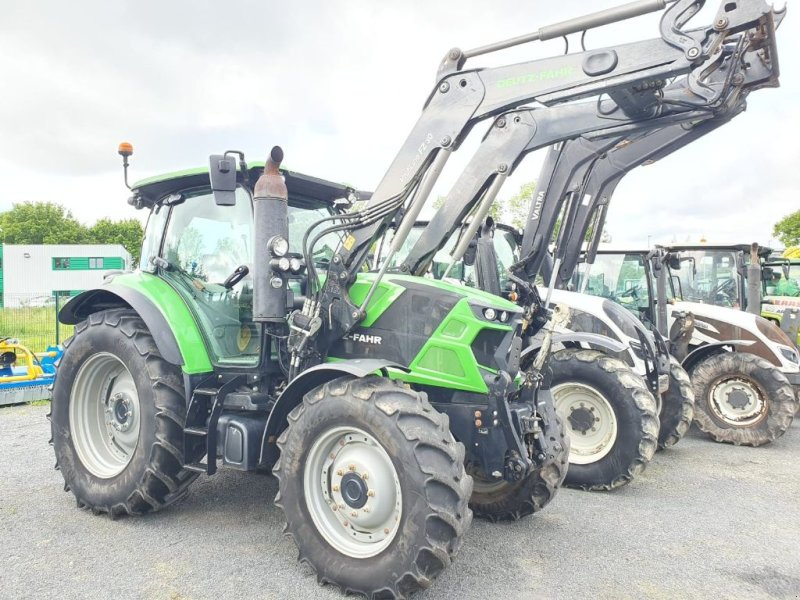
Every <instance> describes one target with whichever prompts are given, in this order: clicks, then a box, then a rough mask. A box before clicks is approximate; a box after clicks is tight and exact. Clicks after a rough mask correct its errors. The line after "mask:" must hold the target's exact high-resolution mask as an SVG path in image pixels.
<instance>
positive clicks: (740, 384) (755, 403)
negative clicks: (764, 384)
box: [709, 377, 767, 427]
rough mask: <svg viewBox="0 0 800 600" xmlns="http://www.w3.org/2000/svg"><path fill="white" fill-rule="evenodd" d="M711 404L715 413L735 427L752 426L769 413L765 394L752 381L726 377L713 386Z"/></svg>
mask: <svg viewBox="0 0 800 600" xmlns="http://www.w3.org/2000/svg"><path fill="white" fill-rule="evenodd" d="M710 400H711V402H709V406H710V408H711V410H712V412H713V413H714V415H715V416H716V417H717V418H718V419H720V420H721V421H723V422H725V423H727V424H728V425H732V426H733V427H750V426H752V425H754V424H756V423H758V422H759V421H761V420H762V419H763V418H764V416H765V415H766V413H767V401H766V399H765V397H764V394H763V393H762V392H761V390H760V389H759V388H758V386H756V385H755V384H754V383H753V382H752V381H748V380H747V379H741V378H738V377H736V378H732V379H724V380H722V381H719V382H717V383H716V384H715V385H714V386H713V387H712V388H711V394H710Z"/></svg>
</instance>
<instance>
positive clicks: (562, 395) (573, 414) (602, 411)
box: [551, 382, 617, 465]
mask: <svg viewBox="0 0 800 600" xmlns="http://www.w3.org/2000/svg"><path fill="white" fill-rule="evenodd" d="M551 392H552V394H553V400H554V402H555V408H556V413H557V414H558V416H559V417H561V420H562V422H563V423H565V425H566V428H567V432H568V433H569V440H570V451H569V462H570V463H572V464H576V465H587V464H591V463H593V462H597V461H598V460H600V459H601V458H603V457H604V456H606V455H607V454H608V453H609V452H611V449H612V448H613V447H614V444H615V443H616V441H617V419H616V416H615V415H614V409H613V408H612V407H611V404H610V403H609V402H608V400H606V398H605V396H603V394H601V393H600V392H598V391H597V390H596V389H595V388H593V387H591V386H588V385H585V384H583V383H576V382H566V383H560V384H558V385H556V386H553V388H552V390H551ZM589 419H592V421H591V424H589ZM579 423H580V425H578V424H579Z"/></svg>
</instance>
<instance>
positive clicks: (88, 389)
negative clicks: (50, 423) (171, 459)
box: [69, 352, 141, 479]
mask: <svg viewBox="0 0 800 600" xmlns="http://www.w3.org/2000/svg"><path fill="white" fill-rule="evenodd" d="M140 420H141V411H140V409H139V394H138V393H137V391H136V384H135V383H134V381H133V377H132V376H131V374H130V371H128V369H127V367H126V366H125V365H124V364H123V363H122V361H121V360H120V359H119V358H117V357H116V356H114V355H113V354H109V353H108V352H100V353H98V354H94V355H92V356H91V357H89V359H87V360H86V362H84V363H83V365H81V368H80V369H79V370H78V374H77V376H76V377H75V382H74V383H73V385H72V391H71V392H70V398H69V425H70V430H71V432H72V443H73V445H74V446H75V452H77V454H78V458H79V459H80V461H81V463H82V464H83V466H84V467H86V469H87V470H88V471H89V472H90V473H91V474H92V475H94V476H95V477H99V478H101V479H109V478H111V477H115V476H116V475H119V474H120V473H121V472H122V471H123V470H124V469H125V467H127V466H128V463H130V462H131V458H132V457H133V453H134V451H135V450H136V445H137V444H138V443H139V425H140Z"/></svg>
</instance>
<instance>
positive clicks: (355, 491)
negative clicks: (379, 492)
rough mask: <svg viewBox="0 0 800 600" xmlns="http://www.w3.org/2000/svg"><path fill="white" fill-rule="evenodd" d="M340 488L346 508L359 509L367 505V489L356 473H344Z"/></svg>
mask: <svg viewBox="0 0 800 600" xmlns="http://www.w3.org/2000/svg"><path fill="white" fill-rule="evenodd" d="M340 487H341V490H342V498H343V499H344V501H345V504H347V506H349V507H351V508H361V507H363V506H364V505H365V504H366V503H367V498H368V497H369V496H368V494H369V488H368V487H367V484H366V483H365V482H364V480H363V479H362V478H361V476H360V475H359V474H358V473H354V472H352V471H351V472H349V473H345V474H344V477H342V483H341V485H340Z"/></svg>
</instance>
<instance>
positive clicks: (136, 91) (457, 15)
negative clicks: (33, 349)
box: [0, 0, 800, 243]
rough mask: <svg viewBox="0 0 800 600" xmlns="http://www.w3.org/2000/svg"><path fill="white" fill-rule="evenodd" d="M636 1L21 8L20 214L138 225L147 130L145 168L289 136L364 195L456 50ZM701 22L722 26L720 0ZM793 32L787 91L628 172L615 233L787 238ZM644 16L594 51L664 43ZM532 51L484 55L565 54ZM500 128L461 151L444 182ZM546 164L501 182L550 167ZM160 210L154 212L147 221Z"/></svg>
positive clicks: (289, 153) (11, 40) (0, 31)
mask: <svg viewBox="0 0 800 600" xmlns="http://www.w3.org/2000/svg"><path fill="white" fill-rule="evenodd" d="M618 3H620V2H614V1H607V0H603V1H602V2H591V3H590V2H587V1H580V0H562V1H560V2H557V3H556V2H542V1H541V0H539V1H532V2H528V3H523V2H502V1H497V2H485V1H484V2H479V1H477V0H458V1H455V0H452V1H451V0H447V1H440V2H431V1H422V0H405V1H403V2H399V1H397V2H376V1H374V0H373V1H369V0H349V1H344V0H341V1H336V0H333V1H327V2H306V3H300V2H293V3H281V4H279V3H276V2H270V1H263V0H260V1H252V2H249V1H239V2H237V1H233V0H232V1H231V2H225V3H219V2H209V1H207V0H194V1H189V0H185V1H175V0H173V1H170V2H164V1H158V2H156V1H153V0H144V1H137V2H134V1H115V2H108V1H107V0H106V1H102V0H87V1H84V2H77V3H76V2H55V1H43V2H25V3H22V2H15V3H13V4H10V6H6V7H5V8H4V15H3V19H2V20H1V21H0V72H2V73H3V84H4V85H3V93H2V94H0V181H2V182H3V190H2V194H0V210H5V209H7V208H10V206H11V204H12V203H13V202H19V201H25V200H53V201H57V202H60V203H62V204H64V205H65V206H67V207H68V208H69V209H70V210H72V211H73V213H74V214H75V215H76V216H77V217H78V218H79V219H80V220H82V221H84V222H88V223H91V222H93V221H95V220H96V219H98V218H100V217H104V216H109V217H112V218H121V217H125V216H132V215H133V214H135V213H134V211H133V210H132V209H130V207H128V205H127V204H126V203H125V199H126V198H127V193H126V192H127V190H125V188H124V186H123V185H122V173H121V168H120V166H119V165H120V159H119V157H118V156H117V154H116V147H117V144H118V142H120V141H122V140H127V141H131V142H132V143H133V144H134V147H135V149H136V153H135V155H134V157H133V161H132V162H133V166H132V179H134V180H137V179H140V178H143V177H146V176H149V175H153V174H156V173H159V172H164V171H170V170H175V169H181V168H186V167H192V166H199V165H202V164H205V163H206V161H207V157H208V155H209V154H211V153H216V152H220V151H222V150H226V149H230V148H236V149H241V150H244V151H245V152H246V154H247V156H248V158H250V159H263V158H265V155H266V151H267V149H268V148H269V147H271V146H272V145H274V144H280V145H281V146H283V148H284V150H285V152H286V164H287V165H288V166H290V167H291V168H293V169H295V170H298V171H302V172H305V173H309V174H313V175H316V176H319V177H325V178H329V179H333V180H336V181H343V182H347V183H351V184H354V185H357V186H359V187H361V188H363V189H371V188H373V187H374V186H375V185H376V184H377V182H378V181H379V180H380V179H381V177H382V175H383V173H384V171H385V169H386V168H387V167H388V165H389V163H390V162H391V160H392V158H393V157H394V154H395V152H396V151H397V150H398V149H399V147H400V145H401V144H402V142H403V141H404V139H405V137H406V135H407V134H408V132H409V131H410V129H411V127H412V126H413V124H414V122H415V121H416V119H417V117H418V116H419V112H420V109H421V107H422V104H423V102H424V101H425V99H426V97H427V95H428V93H429V92H430V90H431V87H432V85H433V83H434V77H435V72H436V67H437V65H438V63H439V60H440V59H441V58H442V56H443V55H444V53H445V52H446V50H447V49H449V48H450V47H452V46H460V47H462V48H470V47H474V46H478V45H482V44H484V43H487V42H491V41H496V40H499V39H503V38H506V37H512V36H516V35H519V34H522V33H526V32H528V31H532V30H534V29H536V28H538V27H540V26H542V25H547V24H549V23H552V22H554V21H558V20H561V19H565V18H569V17H572V16H576V15H578V14H581V13H585V12H589V11H592V10H597V9H600V8H603V7H607V6H612V5H614V4H618ZM707 4H708V6H707V7H706V9H704V11H703V12H702V13H701V15H700V16H699V17H698V18H697V19H696V20H695V21H694V23H697V24H702V23H707V22H708V21H709V20H710V18H711V17H710V16H709V13H713V12H714V11H715V10H716V7H717V3H716V2H711V1H709V2H708V3H707ZM789 9H790V10H789V16H788V17H787V18H786V20H785V22H784V24H783V25H782V27H781V29H780V31H779V35H778V38H779V49H780V62H781V70H782V74H783V77H782V87H781V88H780V89H777V90H763V91H759V92H757V93H755V94H753V95H751V97H750V100H749V102H748V110H747V112H746V113H745V114H744V115H742V116H740V117H738V118H737V119H735V120H734V121H733V122H732V123H731V124H729V125H726V126H725V127H723V128H722V129H721V130H719V131H717V132H715V133H713V134H711V135H709V136H707V137H706V138H704V139H702V140H700V141H698V142H696V143H695V144H693V145H691V146H689V147H687V148H686V149H683V150H681V151H680V152H679V153H677V154H675V155H673V156H670V157H668V158H667V159H664V160H663V161H661V162H659V163H657V164H655V165H653V166H650V167H646V168H641V169H638V170H637V171H635V172H633V173H632V174H631V175H629V176H628V177H627V178H626V180H624V181H623V182H622V183H621V184H620V186H619V188H618V191H617V194H616V196H615V199H614V203H613V204H612V209H611V212H610V219H609V224H608V229H609V231H610V233H611V234H612V236H613V238H614V242H615V243H618V242H619V243H625V242H629V243H644V242H645V241H646V239H647V237H648V236H651V237H652V239H653V240H669V239H672V238H673V236H675V237H676V238H677V239H679V240H681V241H683V240H684V239H686V237H687V236H689V237H691V239H693V240H696V239H698V238H699V237H700V236H701V235H705V236H706V237H707V238H708V239H709V240H717V241H727V240H734V239H735V240H737V241H752V240H758V241H760V242H762V243H766V242H768V241H769V238H770V234H771V229H772V224H773V223H774V222H775V221H776V220H777V219H778V218H779V217H780V216H783V215H784V214H787V213H789V212H791V211H793V210H797V209H798V208H800V202H798V199H797V191H798V189H800V167H798V165H799V164H800V147H799V146H798V144H797V141H796V136H797V133H798V132H800V127H799V126H798V125H800V115H798V114H797V110H796V109H797V101H796V98H797V93H798V91H800V83H798V80H797V74H798V70H797V58H798V56H800V47H799V46H800V15H795V14H793V13H792V10H791V9H792V6H791V5H790V6H789ZM656 27H657V17H656V16H654V15H651V16H647V17H642V18H639V19H636V20H635V21H631V22H629V23H625V24H621V25H614V26H609V27H606V28H603V29H601V30H597V31H593V32H590V33H589V34H588V35H587V45H588V46H589V47H601V46H604V45H608V44H613V43H619V42H624V41H631V40H634V39H644V38H646V37H655V36H656V35H657V28H656ZM562 50H563V42H561V41H560V40H556V41H553V42H548V43H544V44H531V45H527V46H523V47H521V48H519V49H516V50H513V51H508V52H506V53H503V54H498V55H496V56H493V57H491V58H490V59H489V60H486V61H485V62H482V63H481V62H476V65H477V64H485V65H497V64H502V63H509V62H516V61H519V60H523V59H526V58H532V57H544V56H547V55H553V54H558V53H560V52H561V51H562ZM480 134H481V131H480V130H477V131H475V132H473V134H472V136H471V139H470V140H468V142H467V143H465V144H464V146H463V147H462V148H461V150H460V151H459V152H457V153H456V155H455V157H454V159H453V160H452V161H451V162H450V164H449V165H448V169H447V170H446V171H445V174H444V175H443V178H442V184H441V186H440V187H439V189H437V191H436V192H435V193H444V192H446V191H447V189H448V187H449V184H450V183H452V181H453V180H454V179H455V177H456V175H457V174H458V172H459V169H460V167H463V165H464V164H465V163H466V161H467V160H468V159H469V157H470V155H471V153H472V151H473V150H474V148H475V144H476V142H477V140H478V139H479V136H480ZM541 154H542V153H537V155H534V156H532V157H529V158H528V159H527V160H526V162H525V163H523V165H522V166H521V167H520V168H519V169H518V172H517V173H516V174H515V175H514V176H513V177H512V179H511V180H510V181H509V182H508V184H507V186H506V188H505V189H504V190H503V191H502V192H501V198H503V197H508V196H511V195H512V194H514V193H515V192H516V191H517V189H518V187H519V185H520V184H521V183H523V182H525V181H529V180H531V179H535V178H536V177H537V175H538V169H539V165H540V161H541ZM140 216H141V215H140Z"/></svg>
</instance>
